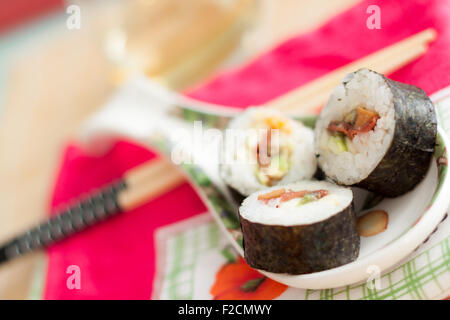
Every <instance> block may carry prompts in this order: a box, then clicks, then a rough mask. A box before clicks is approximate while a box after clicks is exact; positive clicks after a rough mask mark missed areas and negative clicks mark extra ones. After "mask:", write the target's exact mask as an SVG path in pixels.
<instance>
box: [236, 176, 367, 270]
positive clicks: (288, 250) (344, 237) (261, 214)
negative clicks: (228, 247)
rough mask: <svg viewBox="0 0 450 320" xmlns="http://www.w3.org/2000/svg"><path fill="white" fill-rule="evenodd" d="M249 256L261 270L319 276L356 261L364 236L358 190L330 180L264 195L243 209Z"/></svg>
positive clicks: (255, 195) (252, 198)
mask: <svg viewBox="0 0 450 320" xmlns="http://www.w3.org/2000/svg"><path fill="white" fill-rule="evenodd" d="M239 217H240V222H241V228H242V233H243V240H244V242H243V243H244V256H245V259H246V261H247V263H248V264H249V265H250V266H251V267H253V268H256V269H260V270H266V271H270V272H276V273H289V274H304V273H311V272H318V271H322V270H327V269H331V268H335V267H338V266H340V265H343V264H346V263H349V262H351V261H353V260H355V259H356V258H357V257H358V254H359V243H360V238H359V235H358V230H357V226H356V215H355V212H354V210H353V192H352V190H351V189H350V188H345V187H340V186H337V185H335V184H332V183H330V182H325V181H300V182H297V183H293V184H288V185H284V186H277V187H272V188H269V189H267V190H263V191H258V192H255V193H253V194H252V195H250V196H249V197H247V198H246V199H245V200H244V202H243V203H242V205H241V207H240V208H239Z"/></svg>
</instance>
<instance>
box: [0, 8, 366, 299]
mask: <svg viewBox="0 0 450 320" xmlns="http://www.w3.org/2000/svg"><path fill="white" fill-rule="evenodd" d="M263 2H265V5H266V6H267V7H266V8H268V9H266V11H265V13H264V14H263V15H262V18H261V19H262V23H261V24H260V27H258V28H259V29H258V28H257V29H256V31H255V32H254V34H253V35H252V38H251V39H250V41H256V42H258V39H262V38H264V39H267V33H268V32H270V39H269V42H267V40H265V42H263V43H262V45H261V48H258V50H260V49H263V48H264V46H267V45H270V44H273V43H276V42H278V41H281V40H282V39H284V38H286V37H287V36H289V35H291V34H293V33H301V32H305V31H307V30H310V29H312V28H314V27H316V26H318V25H320V24H321V23H323V22H324V21H326V19H328V18H329V17H331V16H333V15H335V14H337V13H339V12H340V11H341V10H344V9H345V8H348V7H349V6H351V5H353V4H354V3H356V2H357V0H335V1H331V0H315V1H307V0H282V1H278V0H277V1H270V0H269V1H263ZM61 21H64V20H63V19H62V20H61ZM54 28H55V29H58V32H54V33H55V34H54V35H53V36H52V37H49V39H46V40H45V41H43V42H41V43H40V44H39V45H33V46H30V48H29V49H27V50H26V52H21V54H20V55H17V56H14V57H13V58H11V59H9V60H8V63H7V69H6V70H4V71H3V72H6V76H5V78H6V79H7V81H5V88H3V91H4V92H5V94H4V95H5V97H4V101H2V108H1V110H0V111H1V113H0V154H2V156H1V157H0V177H1V179H0V241H3V240H6V239H7V238H9V237H10V236H13V235H14V234H16V233H17V232H19V231H22V230H25V229H26V228H27V227H30V226H32V225H34V224H36V223H37V222H38V221H40V220H41V219H43V218H44V217H45V216H46V211H47V208H48V205H49V199H50V195H51V191H52V185H53V181H54V179H55V175H56V173H57V170H58V169H57V168H58V165H59V161H60V157H61V152H62V150H63V149H64V146H65V145H66V144H67V142H68V141H69V140H70V139H73V137H74V136H75V135H76V132H77V129H78V128H79V125H80V123H81V122H82V121H83V120H84V119H86V117H88V116H89V114H91V113H92V112H93V111H94V110H96V109H97V108H98V107H99V106H101V104H102V103H103V102H104V101H105V99H106V98H107V97H108V96H109V95H110V94H111V93H112V92H113V91H114V89H115V88H114V86H113V85H112V84H111V82H112V81H111V66H110V64H109V63H108V62H107V61H106V59H105V57H104V54H103V52H104V51H103V47H102V46H101V45H100V44H101V41H99V39H100V37H101V35H100V32H96V28H95V27H94V26H93V25H88V27H87V28H82V29H81V30H79V31H76V32H74V31H67V30H65V26H64V25H63V24H62V23H59V24H58V23H56V24H55V27H54ZM259 37H260V38H259ZM256 42H255V43H256ZM247 45H248V44H247ZM255 47H257V46H256V45H255ZM0 71H1V70H0ZM38 265H44V266H45V254H44V253H42V252H41V253H34V254H31V255H29V256H27V257H24V258H20V259H17V260H16V261H12V262H9V263H7V264H5V265H2V266H0V298H1V299H26V298H29V297H30V292H31V290H32V289H33V286H34V290H35V291H36V290H38V291H40V290H42V288H41V287H39V286H38V285H36V284H33V283H32V278H33V274H34V273H35V272H45V268H42V269H43V270H38V269H36V268H37V266H38ZM36 270H37V271H36ZM36 286H37V288H36ZM35 294H36V292H35ZM39 294H40V292H38V295H39Z"/></svg>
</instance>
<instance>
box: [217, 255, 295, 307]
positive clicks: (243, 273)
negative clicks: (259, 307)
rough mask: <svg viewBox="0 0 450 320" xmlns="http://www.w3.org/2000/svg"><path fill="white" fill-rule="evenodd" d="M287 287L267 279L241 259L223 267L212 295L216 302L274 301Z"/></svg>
mask: <svg viewBox="0 0 450 320" xmlns="http://www.w3.org/2000/svg"><path fill="white" fill-rule="evenodd" d="M286 289H287V286H286V285H284V284H281V283H278V282H276V281H273V280H271V279H269V278H266V277H265V276H263V275H262V274H261V273H259V272H258V271H256V270H254V269H252V268H250V266H249V265H248V264H247V263H246V262H245V260H244V259H243V258H241V257H238V258H236V259H235V260H234V261H230V262H228V263H226V264H225V265H223V266H222V267H221V268H220V270H219V271H218V272H217V274H216V280H215V282H214V284H213V286H212V287H211V290H210V293H211V294H212V295H213V297H214V300H272V299H275V298H276V297H278V296H280V295H281V294H282V293H283V292H284V291H285V290H286Z"/></svg>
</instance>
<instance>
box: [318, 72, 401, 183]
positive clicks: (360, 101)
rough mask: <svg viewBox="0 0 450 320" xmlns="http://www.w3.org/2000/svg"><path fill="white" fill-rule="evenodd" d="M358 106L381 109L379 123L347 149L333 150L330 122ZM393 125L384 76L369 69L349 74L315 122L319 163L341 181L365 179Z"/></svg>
mask: <svg viewBox="0 0 450 320" xmlns="http://www.w3.org/2000/svg"><path fill="white" fill-rule="evenodd" d="M358 106H364V108H366V109H368V110H371V111H375V112H377V113H378V115H379V116H380V118H379V119H378V121H377V124H376V126H375V127H374V129H373V130H371V131H369V132H366V133H360V134H357V135H356V136H355V137H354V138H353V141H352V142H353V143H351V144H350V147H349V150H348V151H345V152H343V153H341V154H336V153H334V152H332V151H331V150H329V148H328V147H327V141H328V137H329V133H328V130H327V127H328V125H329V123H330V122H331V121H336V120H337V121H339V120H342V119H343V116H344V115H345V114H347V113H349V112H351V111H352V110H354V109H355V108H356V107H358ZM394 127H395V110H394V102H393V96H392V92H391V91H390V89H389V87H388V86H387V84H386V83H385V81H384V80H383V77H382V76H381V75H379V74H377V73H375V72H372V71H370V70H368V69H361V70H359V71H357V72H355V73H351V74H349V75H348V76H347V77H346V78H345V79H344V80H343V81H342V83H341V84H340V85H339V86H338V87H337V88H335V90H334V91H333V93H332V95H331V97H330V99H329V101H328V103H327V104H326V106H325V107H324V108H323V110H322V112H321V113H320V117H319V119H318V121H317V123H316V128H315V145H316V153H317V154H318V155H319V159H318V162H319V165H320V167H321V168H322V170H323V171H324V172H325V174H326V175H327V176H328V177H330V178H331V179H333V180H334V181H336V182H338V183H340V184H344V185H352V184H355V183H358V182H359V181H361V180H364V179H365V178H367V176H368V175H369V174H370V173H371V172H372V171H373V170H374V169H375V167H376V166H377V165H378V163H379V162H380V161H381V159H382V158H383V157H384V155H385V153H386V151H387V149H388V148H389V146H390V145H391V142H392V138H393V135H394Z"/></svg>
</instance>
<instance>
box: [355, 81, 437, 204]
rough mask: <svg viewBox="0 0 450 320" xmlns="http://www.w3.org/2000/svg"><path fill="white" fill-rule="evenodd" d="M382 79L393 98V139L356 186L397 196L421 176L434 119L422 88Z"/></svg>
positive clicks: (425, 168)
mask: <svg viewBox="0 0 450 320" xmlns="http://www.w3.org/2000/svg"><path fill="white" fill-rule="evenodd" d="M383 78H384V80H385V82H386V84H387V85H388V86H389V88H390V90H391V92H392V95H393V102H394V108H395V129H394V136H393V139H392V143H391V145H390V147H389V149H388V150H387V151H386V154H385V155H384V157H383V159H382V160H381V161H380V163H379V164H378V165H377V167H376V168H375V169H374V170H373V171H372V172H371V173H370V175H369V176H368V177H367V178H365V179H364V180H362V181H361V182H359V183H358V184H356V186H358V187H360V188H364V189H367V190H370V191H373V192H375V193H378V194H381V195H384V196H386V197H397V196H399V195H402V194H404V193H406V192H408V191H410V190H412V189H413V188H414V187H415V186H416V185H417V184H418V183H419V182H420V181H422V179H423V178H424V177H425V175H426V173H427V171H428V168H429V166H430V163H431V158H432V156H433V152H434V147H435V144H436V135H437V120H436V113H435V109H434V105H433V103H432V102H431V100H430V98H428V96H427V95H426V93H425V92H424V91H423V90H422V89H420V88H418V87H416V86H412V85H408V84H404V83H400V82H397V81H393V80H390V79H388V78H386V77H384V76H383Z"/></svg>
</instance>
